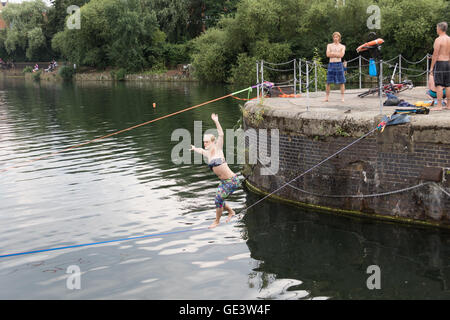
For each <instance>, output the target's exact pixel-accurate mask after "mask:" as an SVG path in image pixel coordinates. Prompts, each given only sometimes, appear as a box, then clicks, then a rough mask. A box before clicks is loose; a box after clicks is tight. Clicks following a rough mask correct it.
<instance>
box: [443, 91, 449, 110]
mask: <svg viewBox="0 0 450 320" xmlns="http://www.w3.org/2000/svg"><path fill="white" fill-rule="evenodd" d="M448 90H450V87H446V88H445V95H446V97H447V106H446V109H450V104H449V102H450V95H449V92H450V91H448ZM442 99H444V94H442Z"/></svg>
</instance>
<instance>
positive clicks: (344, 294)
mask: <svg viewBox="0 0 450 320" xmlns="http://www.w3.org/2000/svg"><path fill="white" fill-rule="evenodd" d="M254 198H255V197H254V196H250V199H249V202H251V201H254ZM244 223H245V226H246V229H247V235H246V238H247V241H246V243H247V245H248V247H249V249H250V252H251V257H252V258H253V259H256V260H258V261H260V263H259V265H258V267H257V268H256V269H254V272H255V275H256V274H258V275H259V277H260V278H261V279H262V280H261V281H262V282H263V283H267V284H265V285H266V286H267V287H269V288H270V287H272V286H273V285H272V284H271V283H274V284H275V283H276V281H273V279H272V277H276V278H277V279H280V278H281V279H298V280H300V282H296V281H294V280H284V281H282V282H279V283H276V285H275V287H276V288H275V289H274V290H275V291H280V292H282V295H281V298H284V297H283V295H286V298H289V297H290V296H291V295H292V296H294V297H295V295H294V294H298V295H301V294H306V292H304V291H307V292H308V294H310V295H312V296H322V297H331V298H335V299H336V298H337V299H426V298H430V299H448V298H450V233H449V232H448V231H443V230H440V231H437V230H433V229H418V228H416V227H410V226H404V225H395V224H388V223H380V222H375V221H367V220H366V219H364V220H361V219H356V218H346V217H338V216H335V215H333V214H330V213H318V212H312V211H309V210H304V209H295V208H292V207H287V206H283V205H280V204H276V203H271V202H266V203H265V204H264V206H261V207H259V208H257V209H255V210H252V211H251V212H249V213H248V214H247V215H245V218H244ZM371 265H378V266H379V267H380V270H381V289H380V290H369V289H368V288H367V285H366V282H367V279H368V278H369V276H371V275H372V273H369V274H368V273H367V268H368V267H369V266H371ZM286 285H292V286H293V288H292V289H289V290H288V291H286V290H284V291H283V287H284V286H286ZM263 286H264V285H263ZM291 290H293V291H291ZM299 290H300V291H299Z"/></svg>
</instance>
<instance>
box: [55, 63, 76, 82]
mask: <svg viewBox="0 0 450 320" xmlns="http://www.w3.org/2000/svg"><path fill="white" fill-rule="evenodd" d="M58 72H59V75H60V76H61V78H63V79H64V80H72V78H73V75H74V74H75V69H74V68H73V67H69V66H62V67H61V68H60V69H59V71H58Z"/></svg>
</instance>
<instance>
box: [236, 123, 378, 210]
mask: <svg viewBox="0 0 450 320" xmlns="http://www.w3.org/2000/svg"><path fill="white" fill-rule="evenodd" d="M377 129H378V127H376V128H373V129H372V130H370V131H369V132H368V133H366V134H364V135H363V136H361V137H359V138H358V139H356V140H355V141H353V142H352V143H350V144H349V145H347V146H345V147H344V148H342V149H340V150H339V151H337V152H335V153H333V154H332V155H331V156H328V157H327V158H325V159H324V160H322V161H320V162H319V163H317V164H316V165H314V166H312V167H311V168H309V169H308V170H306V171H305V172H303V173H302V174H300V175H298V176H297V177H295V178H294V179H292V180H290V181H288V182H286V183H284V184H283V185H282V186H281V187H278V188H277V189H276V190H274V191H272V192H270V193H269V194H267V195H265V196H264V197H263V198H261V199H259V200H258V201H256V202H254V203H252V204H251V205H250V206H249V207H247V208H245V209H244V210H242V211H241V212H240V213H239V214H242V213H243V212H246V211H248V210H249V209H250V208H252V207H254V206H256V205H257V204H258V203H260V202H261V201H263V200H265V199H267V198H268V197H270V196H271V195H273V194H275V193H276V192H278V191H280V190H281V189H283V188H284V187H286V186H287V185H290V184H291V183H292V182H294V181H295V180H297V179H298V178H300V177H302V176H304V175H305V174H307V173H309V172H311V171H312V170H314V169H315V168H317V167H319V166H321V165H322V164H323V163H325V162H327V161H328V160H330V159H332V158H334V157H335V156H337V155H338V154H339V153H341V152H343V151H345V150H346V149H348V148H350V147H351V146H352V145H354V144H356V143H358V142H359V141H361V140H362V139H364V138H365V137H367V136H369V135H370V134H372V133H373V132H374V131H375V130H377Z"/></svg>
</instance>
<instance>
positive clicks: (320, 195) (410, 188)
mask: <svg viewBox="0 0 450 320" xmlns="http://www.w3.org/2000/svg"><path fill="white" fill-rule="evenodd" d="M256 158H257V159H258V161H259V162H260V163H261V165H262V166H263V167H264V168H266V169H267V170H269V171H270V172H272V174H273V175H275V173H274V172H273V171H272V170H270V168H268V167H267V166H265V165H264V164H263V163H262V161H261V160H260V159H259V158H258V157H256ZM430 183H432V182H423V183H419V184H417V185H415V186H412V187H406V188H403V189H398V190H394V191H388V192H382V193H372V194H353V195H329V194H320V193H314V192H310V191H306V190H304V189H301V188H299V187H296V186H294V185H292V184H289V186H290V187H291V188H293V189H295V190H298V191H300V192H303V193H306V194H309V195H312V196H318V197H324V198H375V197H382V196H388V195H392V194H396V193H401V192H405V191H410V190H413V189H416V188H419V187H422V186H425V185H428V184H430ZM437 186H438V187H440V186H439V185H437ZM442 191H443V192H445V193H446V194H447V195H448V196H450V194H449V193H447V192H446V191H445V190H442Z"/></svg>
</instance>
